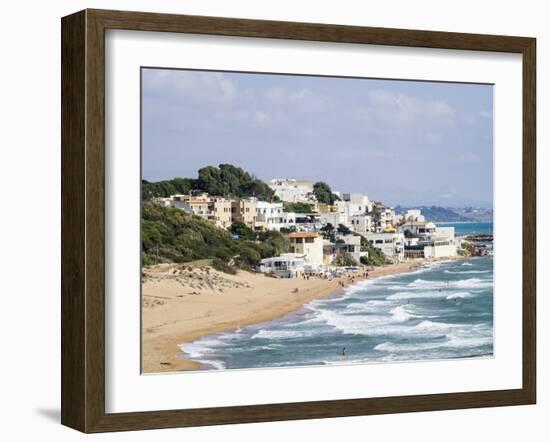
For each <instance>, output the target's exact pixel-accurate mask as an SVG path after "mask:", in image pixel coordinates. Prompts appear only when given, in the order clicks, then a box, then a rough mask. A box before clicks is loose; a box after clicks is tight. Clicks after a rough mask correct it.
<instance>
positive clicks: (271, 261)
mask: <svg viewBox="0 0 550 442" xmlns="http://www.w3.org/2000/svg"><path fill="white" fill-rule="evenodd" d="M306 265H307V261H306V255H304V254H301V253H283V254H281V255H280V256H275V257H272V258H264V259H262V260H261V261H260V272H263V273H272V274H273V275H275V276H278V277H280V278H292V277H295V276H298V275H299V274H300V273H302V272H304V270H305V268H306Z"/></svg>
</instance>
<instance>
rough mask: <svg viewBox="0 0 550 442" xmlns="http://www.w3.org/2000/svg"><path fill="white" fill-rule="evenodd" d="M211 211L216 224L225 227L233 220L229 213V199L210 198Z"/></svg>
mask: <svg viewBox="0 0 550 442" xmlns="http://www.w3.org/2000/svg"><path fill="white" fill-rule="evenodd" d="M211 211H212V216H213V218H214V221H215V222H216V225H217V226H219V227H223V228H224V229H227V228H229V227H230V226H231V223H232V222H233V218H232V213H231V200H228V199H225V198H212V202H211Z"/></svg>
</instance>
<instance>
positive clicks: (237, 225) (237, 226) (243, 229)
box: [229, 221, 256, 240]
mask: <svg viewBox="0 0 550 442" xmlns="http://www.w3.org/2000/svg"><path fill="white" fill-rule="evenodd" d="M229 231H230V232H231V233H232V234H233V235H237V236H238V237H239V239H246V240H255V239H256V232H254V230H252V229H251V228H250V227H248V226H247V225H246V224H245V223H243V222H241V221H233V223H232V224H231V227H229Z"/></svg>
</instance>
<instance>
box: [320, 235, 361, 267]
mask: <svg viewBox="0 0 550 442" xmlns="http://www.w3.org/2000/svg"><path fill="white" fill-rule="evenodd" d="M338 253H349V254H350V255H351V256H352V257H353V259H355V261H357V263H359V262H360V260H361V257H362V256H368V252H366V251H365V252H362V251H361V237H360V236H356V235H338V236H337V237H336V242H335V243H332V242H330V241H328V240H325V241H324V242H323V255H324V257H325V261H326V263H327V264H331V263H332V262H333V261H334V259H335V258H336V255H337V254H338Z"/></svg>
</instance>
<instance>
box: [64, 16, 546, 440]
mask: <svg viewBox="0 0 550 442" xmlns="http://www.w3.org/2000/svg"><path fill="white" fill-rule="evenodd" d="M535 54H536V46H535V39H533V38H527V37H512V36H494V35H473V34H458V33H448V32H433V31H420V30H404V29H384V28H369V27H351V26H341V25H328V24H313V23H291V22H276V21H260V20H244V19H235V18H218V17H199V16H184V15H167V14H153V13H140V12H122V11H105V10H85V11H81V12H78V13H75V14H73V15H70V16H67V17H64V18H63V19H62V414H61V415H62V423H63V424H64V425H67V426H70V427H72V428H75V429H78V430H80V431H83V432H103V431H122V430H139V429H151V428H169V427H183V426H197V425H217V424H228V423H241V422H243V423H244V422H262V421H277V420H289V419H311V418H325V417H338V416H354V415H369V414H382V413H402V412H413V411H430V410H446V409H459V408H473V407H489V406H508V405H526V404H534V403H535V400H536V399H535V398H536V345H535V344H536V334H535V330H536V323H535V305H536V304H535V301H536V299H535V295H536V202H535V201H536V188H535V187H536V158H535V145H536V140H535V115H536V105H535V83H536V82H535V72H536V70H535Z"/></svg>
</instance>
